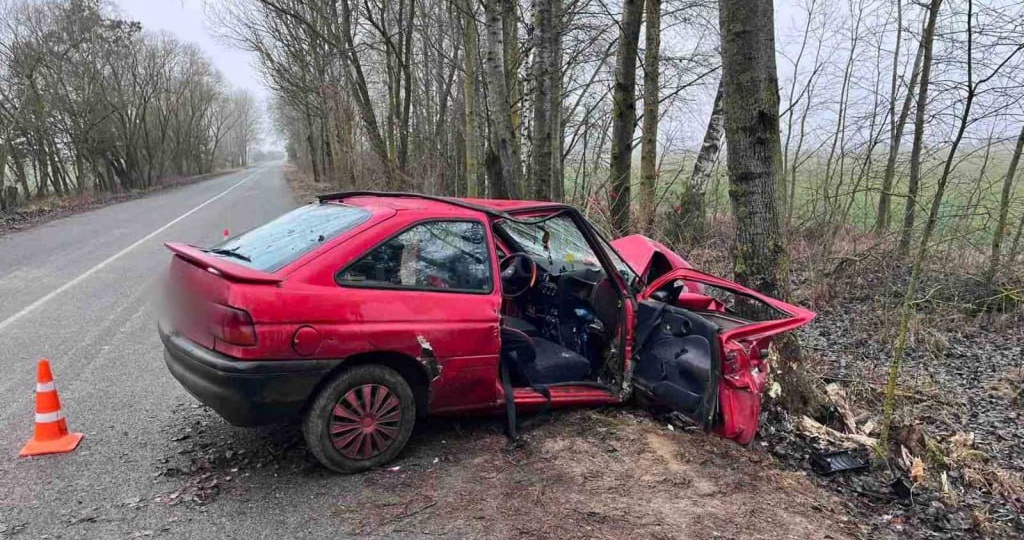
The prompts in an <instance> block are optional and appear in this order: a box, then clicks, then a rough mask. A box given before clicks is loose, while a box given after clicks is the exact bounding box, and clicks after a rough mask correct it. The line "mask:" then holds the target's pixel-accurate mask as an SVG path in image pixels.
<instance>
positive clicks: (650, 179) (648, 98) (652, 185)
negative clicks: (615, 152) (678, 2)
mask: <svg viewBox="0 0 1024 540" xmlns="http://www.w3.org/2000/svg"><path fill="white" fill-rule="evenodd" d="M644 14H645V15H646V17H647V20H646V21H645V25H646V26H645V36H644V121H643V128H642V132H643V135H642V138H641V140H640V215H641V216H642V218H641V219H643V226H642V227H641V229H642V231H643V232H644V234H650V233H651V231H652V230H653V229H654V219H655V218H654V216H655V213H656V212H657V201H656V200H655V197H656V196H657V191H658V116H659V114H660V110H659V107H658V105H659V103H658V100H659V99H660V95H659V92H658V85H659V79H660V77H659V72H658V70H659V65H658V64H659V60H660V57H661V0H646V2H645V3H644Z"/></svg>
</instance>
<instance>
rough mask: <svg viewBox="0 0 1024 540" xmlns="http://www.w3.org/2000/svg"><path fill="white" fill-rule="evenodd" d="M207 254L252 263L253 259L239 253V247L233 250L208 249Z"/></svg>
mask: <svg viewBox="0 0 1024 540" xmlns="http://www.w3.org/2000/svg"><path fill="white" fill-rule="evenodd" d="M206 252H207V253H213V254H216V255H224V256H227V257H234V258H236V259H241V260H243V261H245V262H252V259H250V258H249V257H246V256H245V255H242V254H241V253H239V252H238V248H237V247H235V248H231V249H223V248H210V249H207V250H206Z"/></svg>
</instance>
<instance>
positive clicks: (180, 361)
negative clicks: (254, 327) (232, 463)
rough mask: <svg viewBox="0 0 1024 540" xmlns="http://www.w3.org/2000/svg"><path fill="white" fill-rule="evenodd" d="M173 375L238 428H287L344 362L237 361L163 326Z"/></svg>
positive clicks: (200, 399)
mask: <svg viewBox="0 0 1024 540" xmlns="http://www.w3.org/2000/svg"><path fill="white" fill-rule="evenodd" d="M157 328H158V330H159V332H160V339H161V340H162V341H163V342H164V361H165V362H166V363H167V369H168V370H170V372H171V375H174V378H175V379H177V380H178V382H179V383H181V385H182V386H183V387H185V390H188V392H189V393H190V394H192V395H193V396H195V398H196V399H198V400H199V401H201V402H202V403H204V404H205V405H208V406H209V407H210V408H212V409H213V410H215V411H217V413H218V414H220V415H221V416H223V417H224V419H225V420H227V421H228V422H230V423H232V424H234V425H236V426H259V425H265V424H273V423H278V422H284V421H287V420H290V419H293V418H294V417H296V416H298V415H299V413H301V412H302V407H303V406H304V405H305V403H306V401H307V399H308V398H309V396H310V394H311V393H312V392H313V390H314V389H315V388H316V386H317V384H319V383H320V381H321V380H322V379H323V378H324V376H325V375H326V374H327V373H328V372H329V371H331V370H332V369H333V368H334V367H336V366H337V365H338V364H339V363H340V360H261V361H252V360H237V359H234V358H231V357H229V356H225V355H223V354H220V353H218V352H216V351H211V350H209V349H207V348H205V347H201V346H199V345H198V344H196V343H195V342H193V341H191V340H189V339H188V338H186V337H184V336H182V335H181V334H178V333H176V332H174V331H173V330H169V329H168V328H166V327H165V326H164V325H163V324H160V325H158V327H157Z"/></svg>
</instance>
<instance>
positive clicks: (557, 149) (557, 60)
mask: <svg viewBox="0 0 1024 540" xmlns="http://www.w3.org/2000/svg"><path fill="white" fill-rule="evenodd" d="M551 11H552V12H553V15H554V23H555V24H554V26H555V27H554V33H553V35H552V36H551V39H552V40H553V42H554V48H555V54H554V62H553V64H552V66H553V67H552V72H551V132H552V135H551V193H550V197H551V200H552V201H561V200H562V199H564V198H565V197H564V195H565V178H564V175H563V167H562V144H563V140H564V137H565V131H564V128H565V126H563V125H562V62H563V54H562V35H563V32H564V27H563V24H564V23H563V17H564V16H565V14H564V13H563V4H562V0H551Z"/></svg>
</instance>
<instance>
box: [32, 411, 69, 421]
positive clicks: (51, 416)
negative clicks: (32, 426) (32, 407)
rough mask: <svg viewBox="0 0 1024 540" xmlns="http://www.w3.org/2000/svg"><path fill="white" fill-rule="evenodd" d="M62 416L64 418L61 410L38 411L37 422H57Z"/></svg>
mask: <svg viewBox="0 0 1024 540" xmlns="http://www.w3.org/2000/svg"><path fill="white" fill-rule="evenodd" d="M61 418H64V415H63V414H62V413H61V412H60V411H57V412H50V413H36V422H38V423H40V424H45V423H47V422H56V421H57V420H60V419H61Z"/></svg>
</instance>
